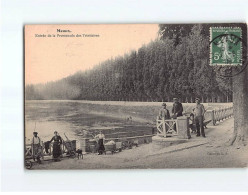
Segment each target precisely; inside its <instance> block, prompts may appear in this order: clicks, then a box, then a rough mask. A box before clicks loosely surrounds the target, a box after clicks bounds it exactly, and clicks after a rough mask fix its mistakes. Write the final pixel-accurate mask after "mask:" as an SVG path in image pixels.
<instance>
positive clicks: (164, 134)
mask: <svg viewBox="0 0 248 195" xmlns="http://www.w3.org/2000/svg"><path fill="white" fill-rule="evenodd" d="M162 123H163V136H164V137H166V129H165V121H164V117H162Z"/></svg>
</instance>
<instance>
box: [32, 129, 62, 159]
mask: <svg viewBox="0 0 248 195" xmlns="http://www.w3.org/2000/svg"><path fill="white" fill-rule="evenodd" d="M33 135H34V136H33V139H32V143H31V144H32V149H33V159H34V160H37V162H38V163H39V164H40V163H41V160H40V158H41V155H42V142H41V139H40V137H38V132H33ZM51 142H53V152H52V154H53V158H54V160H55V161H60V155H61V144H62V143H63V142H62V138H61V137H60V136H59V135H58V132H57V131H55V132H54V136H53V137H52V139H51V140H50V141H48V142H47V143H48V144H50V143H51Z"/></svg>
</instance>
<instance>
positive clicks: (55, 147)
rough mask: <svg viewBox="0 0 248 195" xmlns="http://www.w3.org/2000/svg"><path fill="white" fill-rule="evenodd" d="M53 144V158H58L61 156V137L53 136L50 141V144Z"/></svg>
mask: <svg viewBox="0 0 248 195" xmlns="http://www.w3.org/2000/svg"><path fill="white" fill-rule="evenodd" d="M52 141H54V142H53V158H58V157H59V156H60V155H61V149H60V145H61V144H62V139H61V137H60V136H59V135H58V136H53V138H52V139H51V142H52Z"/></svg>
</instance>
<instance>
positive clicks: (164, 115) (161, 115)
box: [158, 103, 170, 120]
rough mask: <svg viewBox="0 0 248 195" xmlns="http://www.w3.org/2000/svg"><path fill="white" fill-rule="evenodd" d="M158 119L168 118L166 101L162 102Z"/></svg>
mask: <svg viewBox="0 0 248 195" xmlns="http://www.w3.org/2000/svg"><path fill="white" fill-rule="evenodd" d="M158 116H159V119H165V120H166V119H170V112H169V110H168V109H166V103H163V104H162V108H161V109H160V110H159V115H158Z"/></svg>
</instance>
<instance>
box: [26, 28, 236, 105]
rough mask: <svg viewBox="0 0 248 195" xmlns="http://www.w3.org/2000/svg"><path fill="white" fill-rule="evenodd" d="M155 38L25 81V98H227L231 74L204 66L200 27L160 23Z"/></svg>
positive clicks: (204, 48) (206, 53)
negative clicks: (57, 74)
mask: <svg viewBox="0 0 248 195" xmlns="http://www.w3.org/2000/svg"><path fill="white" fill-rule="evenodd" d="M159 33H160V38H158V39H157V40H155V41H152V42H151V43H149V44H148V45H144V46H142V47H141V48H140V49H138V51H131V52H130V53H128V54H126V55H124V56H119V57H116V58H115V59H109V60H107V61H104V62H102V63H100V64H99V65H97V66H95V67H94V68H93V69H91V70H87V71H84V72H78V73H76V74H74V75H72V76H69V77H66V78H64V79H61V80H59V81H56V82H49V83H46V84H39V85H27V86H26V88H25V90H26V94H25V95H26V96H25V97H26V99H80V100H108V101H110V100H111V101H171V100H172V98H173V97H178V98H180V100H181V101H182V102H192V101H193V100H194V98H195V97H200V98H201V99H202V101H203V102H228V101H232V80H231V78H222V77H219V76H218V75H217V73H216V71H215V69H214V68H213V67H211V66H209V37H208V35H206V28H205V27H204V25H187V26H185V25H183V26H181V27H180V26H179V25H175V26H170V25H160V31H159Z"/></svg>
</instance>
